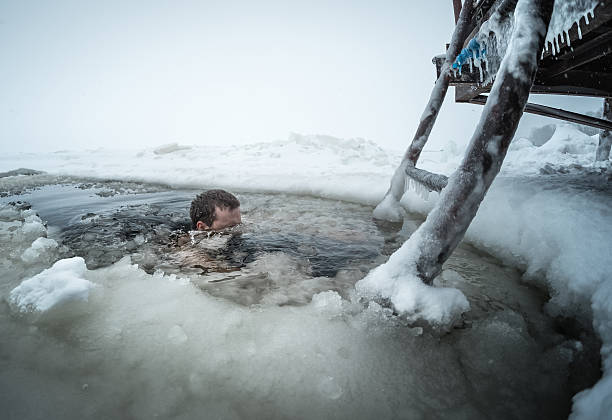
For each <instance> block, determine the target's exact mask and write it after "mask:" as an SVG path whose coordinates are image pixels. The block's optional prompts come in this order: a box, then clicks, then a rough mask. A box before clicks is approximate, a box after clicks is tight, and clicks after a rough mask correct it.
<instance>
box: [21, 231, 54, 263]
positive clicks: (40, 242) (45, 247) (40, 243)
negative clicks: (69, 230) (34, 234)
mask: <svg viewBox="0 0 612 420" xmlns="http://www.w3.org/2000/svg"><path fill="white" fill-rule="evenodd" d="M57 247H58V244H57V242H56V241H54V240H53V239H48V238H43V237H40V238H38V239H36V240H35V241H34V242H32V245H30V247H29V248H28V249H26V250H25V251H24V252H23V254H21V260H22V261H23V262H25V263H27V264H32V263H34V262H36V261H38V260H40V259H41V258H43V257H46V256H48V255H49V253H50V252H51V251H52V250H54V249H56V248H57Z"/></svg>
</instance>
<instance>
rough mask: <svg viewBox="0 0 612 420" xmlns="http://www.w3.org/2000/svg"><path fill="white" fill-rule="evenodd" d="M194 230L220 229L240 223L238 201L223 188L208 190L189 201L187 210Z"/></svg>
mask: <svg viewBox="0 0 612 420" xmlns="http://www.w3.org/2000/svg"><path fill="white" fill-rule="evenodd" d="M189 215H190V216H191V228H192V229H194V230H220V229H224V228H227V227H230V226H235V225H237V224H239V223H241V219H240V201H238V199H237V198H236V197H235V196H234V195H233V194H230V193H228V192H227V191H223V190H208V191H205V192H203V193H202V194H200V195H198V196H197V197H196V198H195V199H194V200H193V201H192V202H191V209H190V210H189Z"/></svg>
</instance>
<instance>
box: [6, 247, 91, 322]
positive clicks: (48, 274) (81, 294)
mask: <svg viewBox="0 0 612 420" xmlns="http://www.w3.org/2000/svg"><path fill="white" fill-rule="evenodd" d="M86 272H87V266H86V265H85V260H84V259H83V258H81V257H73V258H67V259H63V260H59V261H58V262H56V263H55V264H53V266H52V267H51V268H48V269H46V270H44V271H43V272H42V273H39V274H37V275H35V276H34V277H32V278H30V279H27V280H24V281H22V282H21V284H20V285H19V286H17V287H15V288H14V289H13V290H12V291H11V293H10V294H9V303H11V304H12V305H14V306H15V307H16V308H17V309H18V310H19V311H22V312H26V311H41V312H44V311H47V310H49V309H51V308H52V307H54V306H56V305H58V304H61V303H64V302H67V301H70V300H87V298H88V297H89V289H91V288H93V287H95V284H93V283H91V282H90V281H88V280H86V279H84V278H83V277H84V275H85V273H86Z"/></svg>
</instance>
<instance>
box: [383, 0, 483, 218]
mask: <svg viewBox="0 0 612 420" xmlns="http://www.w3.org/2000/svg"><path fill="white" fill-rule="evenodd" d="M473 3H474V2H473V0H466V1H465V2H464V4H463V7H462V9H461V13H460V14H459V20H458V21H457V25H456V26H455V30H454V32H453V36H452V38H451V43H450V45H449V47H448V49H447V50H446V59H445V60H444V64H443V65H442V69H441V71H440V76H439V77H438V79H437V80H436V83H435V85H434V88H433V90H432V92H431V96H430V98H429V102H428V103H427V106H426V107H425V111H423V115H421V121H420V122H419V126H418V127H417V130H416V133H415V134H414V138H413V139H412V143H411V144H410V147H409V148H408V150H407V151H406V153H405V154H404V157H403V159H402V162H401V164H400V166H399V167H398V168H397V169H396V170H395V173H394V174H393V177H392V178H391V185H390V187H389V190H388V191H387V193H386V194H385V197H384V198H383V200H382V201H381V202H380V204H378V206H377V207H376V209H374V217H376V218H377V219H385V220H391V221H399V220H401V219H402V216H403V215H402V212H401V209H400V208H399V200H400V199H401V198H402V195H404V185H405V183H406V168H407V166H408V165H411V166H414V165H415V164H416V162H417V160H418V159H419V156H420V154H421V151H422V150H423V146H425V143H427V139H428V138H429V134H430V133H431V129H432V128H433V125H434V123H435V122H436V118H437V116H438V112H439V111H440V107H441V106H442V102H444V97H445V96H446V92H447V90H448V85H449V82H450V71H451V66H452V64H453V62H454V61H455V58H456V57H457V54H459V51H461V47H462V46H463V43H464V42H465V39H466V37H467V36H468V34H469V33H470V31H471V29H472V28H471V24H472V15H473V11H474V4H473Z"/></svg>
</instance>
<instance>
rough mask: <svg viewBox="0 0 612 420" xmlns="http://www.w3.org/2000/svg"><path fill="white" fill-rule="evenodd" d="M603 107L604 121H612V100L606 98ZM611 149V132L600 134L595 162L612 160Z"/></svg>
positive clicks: (605, 131)
mask: <svg viewBox="0 0 612 420" xmlns="http://www.w3.org/2000/svg"><path fill="white" fill-rule="evenodd" d="M603 106H604V109H603V118H604V120H608V121H612V98H606V99H605V100H604V105H603ZM610 147H612V132H611V131H610V130H603V131H602V132H601V133H600V134H599V145H598V146H597V151H596V152H595V160H596V161H603V160H608V159H610Z"/></svg>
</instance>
